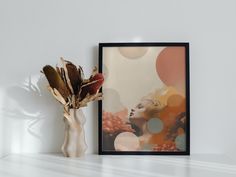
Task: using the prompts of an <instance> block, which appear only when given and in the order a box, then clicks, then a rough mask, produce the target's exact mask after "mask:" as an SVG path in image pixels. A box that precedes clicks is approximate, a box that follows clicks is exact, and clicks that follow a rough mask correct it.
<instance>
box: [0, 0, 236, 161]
mask: <svg viewBox="0 0 236 177" xmlns="http://www.w3.org/2000/svg"><path fill="white" fill-rule="evenodd" d="M235 17H236V1H235V0H224V1H223V0H222V1H220V0H197V1H191V0H178V1H174V0H148V1H147V0H140V1H138V0H116V1H115V0H99V1H98V0H94V1H92V0H84V1H80V0H64V1H63V0H40V1H33V0H21V1H19V0H15V1H12V0H1V1H0V61H1V69H0V155H4V154H6V153H9V152H53V151H59V150H60V144H61V143H62V141H63V122H62V110H61V107H60V106H59V105H58V104H57V102H56V101H55V100H54V99H53V98H52V96H51V95H50V94H49V93H48V92H47V90H46V88H45V87H46V85H47V84H46V82H45V80H44V79H42V78H40V74H39V71H40V69H41V68H42V67H43V66H44V65H45V64H51V65H55V64H56V63H57V62H58V59H59V57H60V56H64V57H66V58H68V59H71V60H72V61H74V62H75V63H77V64H80V65H82V66H83V67H84V69H85V71H86V74H89V73H90V70H91V69H92V66H94V65H97V44H98V43H99V42H121V41H122V42H126V41H128V42H129V41H153V42H155V41H156V42H158V41H189V42H190V47H191V48H190V52H191V150H192V153H228V154H230V153H231V152H234V149H235V148H236V137H235V131H234V130H235V126H236V116H235V115H236V113H235V110H236V109H235V106H236V93H235V87H236V80H235V75H236V69H235V68H236V67H235V65H236V52H235V51H236V44H235V41H236V22H235ZM84 112H85V114H86V115H87V123H86V136H87V141H88V145H89V150H88V153H91V152H96V151H97V104H96V103H94V104H90V105H89V107H87V108H85V109H84ZM233 155H235V156H236V153H235V152H234V154H233Z"/></svg>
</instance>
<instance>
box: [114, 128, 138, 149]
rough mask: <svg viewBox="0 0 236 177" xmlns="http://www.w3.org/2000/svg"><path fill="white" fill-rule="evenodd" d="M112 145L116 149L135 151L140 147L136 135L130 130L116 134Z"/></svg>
mask: <svg viewBox="0 0 236 177" xmlns="http://www.w3.org/2000/svg"><path fill="white" fill-rule="evenodd" d="M114 147H115V150H116V151H137V150H139V149H140V143H139V139H138V137H137V136H136V135H135V134H133V133H131V132H122V133H120V134H119V135H117V137H116V139H115V142H114Z"/></svg>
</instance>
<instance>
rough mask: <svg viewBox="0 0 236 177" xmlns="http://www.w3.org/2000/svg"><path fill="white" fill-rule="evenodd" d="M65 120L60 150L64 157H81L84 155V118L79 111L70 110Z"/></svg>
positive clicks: (85, 145) (85, 146)
mask: <svg viewBox="0 0 236 177" xmlns="http://www.w3.org/2000/svg"><path fill="white" fill-rule="evenodd" d="M64 120H65V137H64V143H63V145H62V147H61V150H62V152H63V154H64V156H65V157H81V156H83V155H84V154H85V151H86V149H87V144H86V141H85V134H84V124H85V120H86V119H85V116H84V114H83V112H82V110H81V109H70V110H69V116H67V118H65V119H64Z"/></svg>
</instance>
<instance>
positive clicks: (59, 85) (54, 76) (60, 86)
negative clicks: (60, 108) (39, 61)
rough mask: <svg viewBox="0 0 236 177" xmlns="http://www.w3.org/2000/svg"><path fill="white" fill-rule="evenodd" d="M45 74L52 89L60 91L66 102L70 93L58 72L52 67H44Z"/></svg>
mask: <svg viewBox="0 0 236 177" xmlns="http://www.w3.org/2000/svg"><path fill="white" fill-rule="evenodd" d="M43 72H44V74H45V76H46V78H47V80H48V82H49V85H50V87H51V88H53V89H56V90H58V92H59V93H60V94H61V95H62V97H63V98H64V100H67V97H68V96H69V91H68V89H67V87H66V85H65V84H64V82H63V80H62V79H61V77H60V75H59V74H58V73H57V71H56V70H55V69H54V68H53V67H52V66H50V65H46V66H44V67H43Z"/></svg>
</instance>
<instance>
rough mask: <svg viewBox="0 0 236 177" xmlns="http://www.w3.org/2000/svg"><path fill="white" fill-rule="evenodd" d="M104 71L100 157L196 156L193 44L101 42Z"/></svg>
mask: <svg viewBox="0 0 236 177" xmlns="http://www.w3.org/2000/svg"><path fill="white" fill-rule="evenodd" d="M99 70H100V72H101V73H103V74H104V78H105V81H104V84H103V87H102V93H103V100H101V101H99V154H114V155H115V154H119V155H123V154H127V155H132V154H142V155H145V154H150V155H155V154H156V155H189V154H190V116H189V115H190V114H189V44H188V43H100V44H99Z"/></svg>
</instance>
